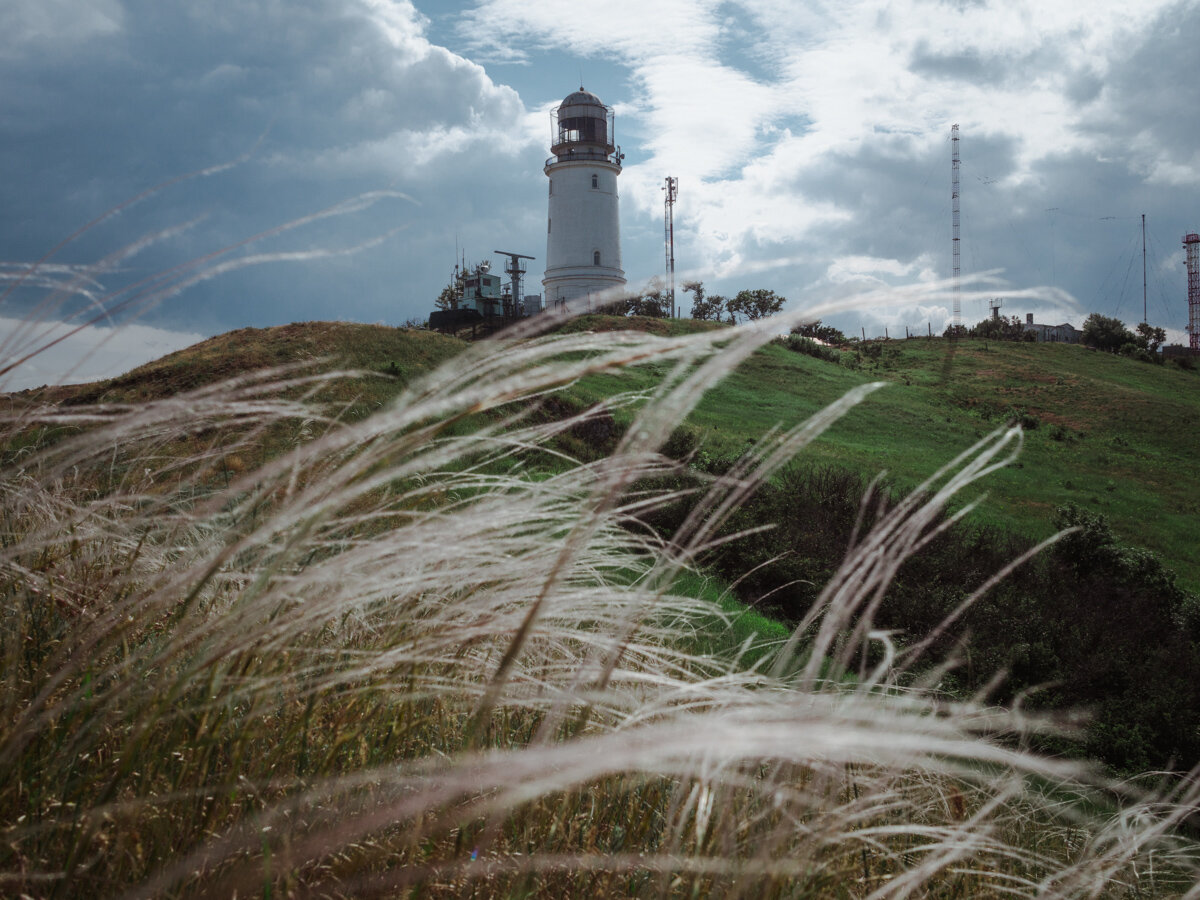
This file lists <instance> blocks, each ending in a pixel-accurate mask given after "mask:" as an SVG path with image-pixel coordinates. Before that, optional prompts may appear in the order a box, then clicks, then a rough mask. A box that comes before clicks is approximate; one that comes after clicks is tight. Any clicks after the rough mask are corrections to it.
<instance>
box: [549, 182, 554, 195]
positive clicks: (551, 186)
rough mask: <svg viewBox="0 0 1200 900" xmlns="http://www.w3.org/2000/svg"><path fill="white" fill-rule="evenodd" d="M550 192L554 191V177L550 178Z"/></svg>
mask: <svg viewBox="0 0 1200 900" xmlns="http://www.w3.org/2000/svg"><path fill="white" fill-rule="evenodd" d="M550 193H551V194H553V193H554V179H553V178H551V179H550Z"/></svg>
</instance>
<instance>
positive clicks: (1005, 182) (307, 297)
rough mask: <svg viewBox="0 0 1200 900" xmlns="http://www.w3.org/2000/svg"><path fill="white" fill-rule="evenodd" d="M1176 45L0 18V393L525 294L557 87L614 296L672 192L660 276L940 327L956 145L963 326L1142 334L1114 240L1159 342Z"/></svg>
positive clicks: (1075, 5) (1033, 4) (1176, 202)
mask: <svg viewBox="0 0 1200 900" xmlns="http://www.w3.org/2000/svg"><path fill="white" fill-rule="evenodd" d="M1198 46H1200V0H1184V2H1178V0H1172V2H1158V0H1135V2H1130V0H1121V2H1109V0H1089V2H1088V3H1082V2H1065V3H1047V2H1045V0H994V2H993V0H978V2H975V0H959V2H931V0H830V2H824V0H821V2H816V0H813V2H798V0H787V2H785V0H740V2H716V0H636V2H634V0H605V2H604V3H596V4H591V5H589V4H585V3H569V4H568V3H563V2H553V3H552V2H539V0H476V2H433V0H416V2H410V0H188V2H183V0H15V2H14V0H8V2H6V3H4V4H2V5H0V85H3V86H4V89H3V90H2V91H0V166H2V167H3V172H4V173H5V176H6V177H4V178H3V179H0V291H2V292H3V301H2V303H0V359H8V360H10V361H11V360H15V359H18V358H21V357H23V356H26V355H28V354H30V353H32V352H33V351H37V350H39V349H40V348H42V347H43V346H44V345H46V344H49V343H51V342H52V341H56V340H57V341H58V342H57V343H54V345H53V346H52V347H50V348H49V349H47V350H45V351H42V352H39V353H37V354H36V355H35V356H33V357H32V358H31V359H30V360H29V361H28V362H26V363H23V364H22V365H21V366H19V367H17V368H16V369H15V370H13V371H12V372H10V373H9V374H8V375H7V376H0V390H2V389H9V390H12V389H19V388H23V387H29V386H35V385H38V384H42V383H53V382H56V381H83V380H89V379H92V378H96V377H101V376H105V375H115V374H119V373H120V372H121V371H124V370H127V369H129V368H132V367H133V366H135V365H138V364H140V363H142V362H145V361H147V360H149V359H152V358H156V357H158V356H160V355H162V354H163V353H164V352H167V351H169V350H171V349H175V348H178V347H182V346H186V345H188V344H190V343H193V342H195V341H197V340H200V339H202V338H204V337H207V336H211V335H214V334H219V333H221V332H225V331H229V330H232V329H236V328H241V327H245V326H253V327H266V326H271V325H278V324H284V323H288V322H293V321H307V320H325V319H343V320H349V321H360V322H382V323H385V324H389V325H401V324H404V323H405V322H408V321H410V320H416V321H421V320H424V319H425V318H427V317H428V314H429V312H430V311H431V310H432V309H433V301H434V299H435V298H436V297H437V295H438V293H439V292H440V290H441V288H442V287H443V286H444V285H445V284H446V283H447V282H448V281H449V279H450V276H451V272H452V269H453V266H454V264H455V260H456V259H458V258H461V256H462V255H463V254H465V256H466V258H467V260H468V261H469V262H479V261H482V260H484V259H490V260H492V262H493V264H494V265H495V266H496V267H497V268H499V267H500V263H501V259H500V258H499V257H497V256H496V255H495V254H494V253H493V251H494V250H497V249H499V250H507V251H512V252H517V253H523V254H528V255H532V256H534V257H536V258H535V259H534V260H532V261H530V263H529V277H528V278H527V281H526V291H527V292H538V291H540V278H541V274H542V267H543V266H544V256H545V251H546V243H545V216H546V204H547V200H546V193H547V185H546V176H545V174H544V173H543V171H542V166H543V163H544V161H545V159H546V157H547V156H548V155H549V146H548V145H549V135H550V116H549V114H550V110H551V109H552V108H553V107H555V106H557V105H558V103H559V102H561V100H562V99H563V97H565V96H566V95H567V94H568V93H570V92H572V91H573V90H575V89H576V88H578V87H579V86H580V85H581V84H582V85H583V86H585V87H586V88H587V89H588V90H591V91H592V92H594V93H596V94H597V95H599V96H600V97H601V99H602V100H604V102H605V103H607V104H609V105H610V106H612V107H613V108H614V110H615V115H616V134H617V142H618V143H619V144H621V149H622V151H623V152H624V153H625V166H624V169H623V171H622V173H621V175H620V179H619V187H620V203H621V239H622V256H623V264H624V267H625V271H626V274H627V277H628V278H629V280H630V282H631V283H632V284H640V283H643V282H645V281H646V280H648V279H649V278H651V277H652V276H655V275H659V274H661V273H662V270H663V267H664V247H663V192H662V190H661V188H662V184H663V181H664V179H665V178H666V177H667V176H668V175H669V176H674V177H676V178H678V180H679V199H678V202H677V204H676V207H675V241H676V246H675V258H676V268H677V272H678V276H677V277H678V279H679V281H683V280H684V279H685V278H697V279H701V280H703V282H704V284H705V286H706V289H707V290H708V291H709V292H710V293H722V294H726V295H731V294H734V293H736V292H737V291H739V290H742V289H746V288H769V289H772V290H774V291H776V292H777V293H779V294H781V295H783V296H785V297H787V298H788V305H789V307H792V306H802V305H808V304H813V303H818V302H826V301H829V300H837V299H844V298H853V297H855V296H859V295H862V294H863V293H865V292H868V291H869V292H871V294H870V296H871V297H872V298H873V299H872V301H871V303H870V305H868V306H865V307H864V306H856V307H854V308H851V309H848V311H846V312H844V313H840V314H837V315H834V316H827V317H826V321H827V322H830V323H832V324H835V325H838V326H839V327H841V328H842V329H843V330H844V331H846V332H847V333H859V334H860V335H865V336H867V337H872V336H876V335H882V334H884V332H885V329H886V331H887V333H888V334H890V335H892V336H895V335H897V334H901V333H903V331H904V329H905V328H906V327H907V328H909V329H911V330H914V331H918V330H919V331H925V330H927V329H930V328H932V329H933V330H934V331H935V332H940V331H941V330H942V329H943V328H944V326H945V325H946V324H947V322H948V321H949V319H950V316H951V304H950V300H949V293H948V292H947V291H946V290H945V289H944V288H945V285H944V284H941V283H943V282H945V281H946V280H947V279H949V277H950V274H951V141H950V133H951V126H952V125H954V124H958V125H959V129H960V131H959V134H960V140H959V142H958V143H959V150H960V157H961V167H960V180H961V186H960V205H961V241H960V247H961V268H962V275H963V285H964V287H963V301H962V318H963V320H964V321H965V322H967V323H968V324H970V323H973V322H975V321H978V320H979V319H982V318H984V317H985V316H986V315H987V314H988V306H989V303H988V301H989V300H990V299H992V298H999V299H1000V300H1001V301H1002V302H1003V307H1002V312H1004V313H1005V314H1014V315H1019V316H1021V317H1022V318H1024V316H1025V314H1026V313H1033V314H1034V317H1035V320H1036V321H1039V322H1048V323H1052V324H1057V323H1060V322H1063V321H1068V322H1071V323H1072V324H1074V325H1076V326H1079V325H1081V324H1082V322H1083V320H1084V318H1086V316H1087V315H1088V314H1089V313H1091V312H1099V313H1102V314H1104V315H1110V316H1116V317H1118V318H1121V319H1123V320H1124V321H1125V322H1127V323H1129V324H1130V325H1133V324H1135V323H1137V322H1139V321H1141V320H1142V310H1143V278H1142V262H1143V255H1142V216H1143V215H1145V217H1146V219H1145V222H1146V228H1145V236H1146V255H1145V260H1146V277H1145V286H1146V291H1145V306H1146V312H1147V316H1148V318H1149V320H1150V322H1151V323H1152V324H1155V325H1160V326H1162V327H1165V328H1166V329H1167V330H1168V333H1169V334H1170V336H1171V338H1172V339H1174V340H1176V341H1180V340H1186V336H1185V335H1184V333H1183V328H1184V327H1185V326H1186V324H1187V296H1186V280H1185V270H1184V266H1183V259H1184V256H1183V250H1182V247H1181V238H1182V236H1183V234H1184V233H1185V232H1188V231H1198V230H1200V53H1198V52H1197V49H1196V48H1197V47H1198ZM914 285H917V286H920V285H927V286H931V288H930V290H928V291H925V292H922V291H913V290H901V289H902V288H911V287H912V286H914ZM939 285H940V287H941V289H940V290H939V289H937V288H938V287H939ZM888 287H895V288H897V290H896V292H895V296H894V297H893V296H891V294H890V293H889V292H888V291H887V290H886V289H887V288H888ZM881 289H882V290H881ZM682 305H683V307H684V309H685V310H686V309H687V308H688V307H689V306H690V303H689V302H688V300H687V299H686V298H683V299H682ZM131 323H135V324H136V327H131ZM81 325H86V326H87V327H86V328H83V329H82V330H80V331H77V332H75V333H72V330H73V329H76V328H78V327H79V326H81ZM60 338H61V340H59V339H60ZM2 365H3V363H0V366H2Z"/></svg>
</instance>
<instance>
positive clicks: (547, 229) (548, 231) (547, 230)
mask: <svg viewBox="0 0 1200 900" xmlns="http://www.w3.org/2000/svg"><path fill="white" fill-rule="evenodd" d="M549 233H550V220H549V219H547V220H546V234H549Z"/></svg>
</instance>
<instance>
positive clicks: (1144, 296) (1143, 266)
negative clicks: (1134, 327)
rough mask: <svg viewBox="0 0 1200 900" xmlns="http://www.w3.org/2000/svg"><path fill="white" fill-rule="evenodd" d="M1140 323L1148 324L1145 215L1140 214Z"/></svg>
mask: <svg viewBox="0 0 1200 900" xmlns="http://www.w3.org/2000/svg"><path fill="white" fill-rule="evenodd" d="M1142 321H1143V322H1149V321H1150V320H1149V319H1148V318H1147V317H1146V214H1145V213H1142Z"/></svg>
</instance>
